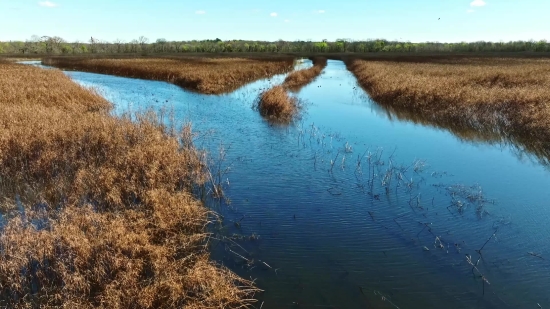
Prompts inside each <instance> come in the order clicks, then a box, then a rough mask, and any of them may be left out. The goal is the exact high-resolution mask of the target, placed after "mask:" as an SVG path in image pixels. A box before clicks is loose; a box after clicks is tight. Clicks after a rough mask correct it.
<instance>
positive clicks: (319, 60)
mask: <svg viewBox="0 0 550 309" xmlns="http://www.w3.org/2000/svg"><path fill="white" fill-rule="evenodd" d="M326 66H327V58H324V57H314V58H313V66H312V67H311V68H308V69H303V70H298V71H294V72H291V73H290V74H288V76H287V77H286V78H285V81H284V82H283V86H284V87H285V88H287V89H289V90H291V91H295V92H296V91H299V90H300V89H301V88H302V87H304V86H305V85H307V84H309V83H311V82H312V81H313V80H314V79H315V78H316V77H317V76H319V74H321V72H322V71H323V69H324V68H325V67H326Z"/></svg>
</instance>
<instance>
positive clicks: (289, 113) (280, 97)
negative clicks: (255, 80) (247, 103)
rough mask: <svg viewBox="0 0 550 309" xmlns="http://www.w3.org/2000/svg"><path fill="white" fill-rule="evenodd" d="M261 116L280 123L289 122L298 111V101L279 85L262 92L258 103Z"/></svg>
mask: <svg viewBox="0 0 550 309" xmlns="http://www.w3.org/2000/svg"><path fill="white" fill-rule="evenodd" d="M257 109H258V111H259V112H260V115H262V116H264V117H266V118H269V119H271V120H275V121H278V122H289V121H290V120H292V119H293V118H294V117H295V115H296V113H297V111H298V109H299V104H298V100H297V99H296V98H294V97H292V96H289V95H288V93H287V91H286V89H285V87H283V86H281V85H279V86H275V87H273V88H271V89H268V90H265V91H264V92H262V93H261V94H260V96H259V98H258V101H257Z"/></svg>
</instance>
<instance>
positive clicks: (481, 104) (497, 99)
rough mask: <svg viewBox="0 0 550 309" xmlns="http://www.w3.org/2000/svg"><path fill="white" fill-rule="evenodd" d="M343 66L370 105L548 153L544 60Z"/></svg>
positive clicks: (549, 81)
mask: <svg viewBox="0 0 550 309" xmlns="http://www.w3.org/2000/svg"><path fill="white" fill-rule="evenodd" d="M346 64H347V67H348V69H349V70H350V71H351V72H352V73H354V75H355V76H356V77H357V79H358V82H359V84H360V85H361V86H362V87H363V88H364V89H365V90H366V91H367V92H368V93H369V95H370V96H371V97H372V98H373V100H375V101H376V102H378V103H380V104H382V105H385V106H388V107H391V108H392V109H394V110H402V111H408V112H411V113H416V114H419V115H421V116H422V118H423V119H425V120H426V121H430V122H432V123H436V124H438V125H442V126H445V125H446V124H450V123H451V124H453V125H455V126H456V125H460V126H461V127H468V128H473V129H476V130H486V131H492V132H497V133H498V134H501V135H503V136H507V137H510V138H515V139H522V140H524V141H525V142H527V141H528V140H529V141H531V142H534V143H539V144H541V143H542V144H544V145H542V144H541V145H538V146H537V148H540V147H543V148H548V141H549V140H550V101H549V100H550V99H549V98H550V60H549V59H536V58H534V59H526V58H524V59H522V58H449V59H445V58H441V57H440V58H434V59H428V60H426V61H423V59H422V58H420V57H419V58H418V59H416V60H413V59H409V61H366V60H358V59H347V60H346ZM545 145H546V146H545ZM539 146H540V147H539Z"/></svg>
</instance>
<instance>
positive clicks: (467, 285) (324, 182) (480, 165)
mask: <svg viewBox="0 0 550 309" xmlns="http://www.w3.org/2000/svg"><path fill="white" fill-rule="evenodd" d="M305 65H306V66H307V65H310V63H306V64H305ZM66 74H67V75H69V76H70V77H71V78H72V79H73V80H75V81H76V82H78V83H80V84H82V85H84V86H87V87H92V88H94V89H96V91H98V92H99V93H100V94H102V95H104V96H105V97H106V98H107V99H108V100H110V101H111V102H113V103H114V105H115V109H114V113H115V114H121V113H124V112H127V111H139V110H144V109H147V108H151V107H152V108H155V109H157V110H161V109H166V110H169V111H171V112H173V114H174V115H175V119H176V120H177V121H179V122H181V123H183V122H186V121H191V122H192V124H193V128H194V130H195V131H196V132H197V133H199V137H198V138H197V140H196V143H197V146H198V147H201V148H203V149H206V150H208V152H209V153H210V156H211V163H212V166H214V164H215V163H219V160H218V157H219V149H220V146H223V148H224V151H225V154H226V156H225V159H224V160H223V161H222V162H221V167H222V168H221V170H223V171H224V172H225V173H224V174H223V176H222V177H221V179H222V180H223V186H224V192H225V197H226V199H222V200H220V201H217V202H216V200H214V199H212V200H210V202H209V205H210V206H211V207H213V208H214V209H215V210H216V211H218V212H219V213H220V214H221V215H222V216H223V218H224V221H223V228H221V229H220V228H213V232H214V234H215V235H214V238H213V239H212V241H211V247H212V248H211V249H212V256H213V258H214V259H215V260H217V261H218V262H219V263H220V264H223V265H224V266H226V267H229V268H230V269H232V270H233V271H235V272H236V273H238V274H239V275H241V276H242V277H244V278H251V279H255V280H256V281H255V282H256V284H257V285H258V287H259V288H261V289H263V290H264V291H265V292H263V293H260V294H258V295H256V296H257V298H258V299H259V302H258V306H257V307H258V308H259V307H260V305H261V304H263V305H261V306H262V308H441V307H446V308H538V306H537V303H538V304H540V306H541V307H542V308H546V307H548V306H550V297H549V296H548V294H547V293H546V291H548V290H550V280H548V278H549V277H550V265H549V262H548V260H547V258H549V259H550V246H548V241H547V239H549V238H548V237H549V236H550V225H548V224H546V223H547V222H548V221H549V220H548V219H549V214H550V211H549V209H548V201H549V200H550V191H549V190H548V189H547V188H548V185H549V184H550V172H549V170H548V167H547V166H544V165H542V164H540V163H539V161H538V160H537V159H536V158H534V156H533V155H532V154H529V153H526V152H522V151H521V150H518V148H516V147H515V146H514V145H510V144H507V143H498V142H495V141H485V140H484V138H483V134H481V133H480V134H479V136H478V137H477V139H474V140H475V141H465V140H463V139H461V138H459V137H457V136H456V135H454V134H453V133H451V132H450V131H449V130H447V129H445V128H437V127H435V126H430V125H421V124H416V123H414V122H413V121H406V120H398V119H397V118H396V117H395V115H393V114H392V113H391V112H388V111H386V110H385V109H384V108H382V107H381V106H379V105H377V104H376V103H374V102H372V101H371V100H370V99H369V98H368V96H367V95H366V94H365V93H364V92H363V90H361V89H360V88H359V87H358V85H357V84H356V81H355V78H354V77H353V75H352V74H351V73H349V72H348V71H347V70H346V68H345V66H344V64H343V63H342V62H340V61H332V60H331V61H329V63H328V66H327V67H326V69H325V70H324V72H323V74H322V75H321V76H320V77H319V78H317V79H316V80H315V81H314V82H313V83H312V84H310V85H308V86H306V87H305V88H303V89H302V90H301V91H300V92H299V93H297V94H296V96H297V97H298V98H299V99H301V100H302V101H303V102H304V103H305V105H306V108H305V110H304V111H303V114H302V118H301V120H299V121H297V122H296V123H293V124H291V125H289V126H280V125H274V124H270V123H269V122H268V121H266V120H264V119H262V118H261V117H260V116H259V114H258V112H257V111H255V110H253V109H252V106H253V104H254V101H255V100H256V98H257V96H258V94H259V93H260V91H261V90H262V89H266V88H268V87H270V86H272V85H275V84H278V83H280V82H282V80H283V79H284V75H279V76H275V77H273V78H271V79H270V80H269V81H267V80H264V81H259V82H255V83H252V84H250V85H247V86H245V87H243V88H241V89H239V90H237V91H235V92H233V93H231V94H226V95H217V96H212V95H200V94H196V93H191V92H187V91H185V90H182V89H181V88H179V87H177V86H174V85H171V84H168V83H163V82H156V81H146V80H138V79H128V78H121V77H114V76H107V75H101V74H92V73H82V72H66ZM474 134H475V132H474ZM520 149H521V148H520ZM369 158H370V159H369ZM331 160H332V161H333V164H331ZM359 160H360V161H361V163H360V164H358V161H359ZM228 167H229V169H226V168H228ZM215 171H216V170H215V169H214V170H213V172H215ZM386 175H391V177H387V178H386V181H385V183H384V182H383V180H384V177H385V176H386ZM495 231H496V233H495ZM493 234H494V235H493ZM487 240H489V241H488V242H487ZM486 242H487V243H486ZM485 243H486V244H485ZM237 244H238V245H237ZM484 244H485V246H484V247H483V249H482V250H481V256H482V259H479V258H480V254H479V253H477V252H476V249H480V248H481V247H482V246H483V245H484ZM528 252H531V253H532V254H529V253H528ZM467 255H470V256H471V261H472V263H473V264H474V265H476V267H477V269H478V270H479V271H477V270H475V271H474V272H472V265H470V264H468V261H467ZM478 259H479V262H477V261H478ZM480 274H483V276H484V278H485V279H486V280H487V281H486V282H488V283H485V284H483V283H482V279H481V277H480Z"/></svg>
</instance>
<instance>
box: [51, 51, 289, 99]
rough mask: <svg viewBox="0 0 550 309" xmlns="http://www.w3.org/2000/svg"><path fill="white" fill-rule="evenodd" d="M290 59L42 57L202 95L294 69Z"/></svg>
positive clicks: (65, 65) (53, 63)
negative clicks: (173, 85)
mask: <svg viewBox="0 0 550 309" xmlns="http://www.w3.org/2000/svg"><path fill="white" fill-rule="evenodd" d="M293 61H294V59H293V58H292V57H272V58H264V59H259V58H258V59H246V58H225V57H224V58H221V57H220V58H208V57H186V58H183V57H180V58H173V59H168V58H134V59H128V58H122V59H105V58H98V59H94V58H89V57H51V58H44V59H43V60H42V62H43V63H44V64H46V65H50V66H55V67H58V68H63V69H70V70H79V71H85V72H94V73H103V74H111V75H117V76H123V77H133V78H142V79H151V80H161V81H167V82H170V83H173V84H176V85H178V86H180V87H182V88H185V89H188V90H192V91H197V92H200V93H204V94H221V93H226V92H231V91H233V90H236V89H237V88H239V87H242V86H244V85H245V84H247V83H250V82H253V81H255V80H258V79H262V78H269V77H271V76H273V75H276V74H282V73H286V72H289V71H291V70H292V68H293Z"/></svg>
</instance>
